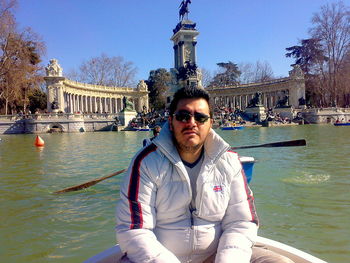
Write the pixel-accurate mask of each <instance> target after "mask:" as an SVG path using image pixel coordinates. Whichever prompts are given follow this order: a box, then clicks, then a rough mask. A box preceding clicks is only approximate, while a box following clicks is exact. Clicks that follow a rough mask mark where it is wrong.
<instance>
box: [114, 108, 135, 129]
mask: <svg viewBox="0 0 350 263" xmlns="http://www.w3.org/2000/svg"><path fill="white" fill-rule="evenodd" d="M136 115H137V112H136V111H121V112H119V115H118V118H119V121H120V124H121V125H122V126H128V124H129V122H130V121H131V120H132V119H133V118H135V117H136Z"/></svg>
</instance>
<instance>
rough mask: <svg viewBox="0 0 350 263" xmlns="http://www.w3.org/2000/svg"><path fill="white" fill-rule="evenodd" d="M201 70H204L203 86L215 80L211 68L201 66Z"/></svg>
mask: <svg viewBox="0 0 350 263" xmlns="http://www.w3.org/2000/svg"><path fill="white" fill-rule="evenodd" d="M201 72H202V86H203V87H204V88H206V87H208V86H209V84H210V83H211V82H212V81H213V75H212V73H211V72H210V70H208V69H206V68H201Z"/></svg>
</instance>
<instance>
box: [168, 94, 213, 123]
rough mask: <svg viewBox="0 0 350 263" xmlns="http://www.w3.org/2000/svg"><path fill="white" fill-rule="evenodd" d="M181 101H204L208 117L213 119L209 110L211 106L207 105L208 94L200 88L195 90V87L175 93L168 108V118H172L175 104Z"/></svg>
mask: <svg viewBox="0 0 350 263" xmlns="http://www.w3.org/2000/svg"><path fill="white" fill-rule="evenodd" d="M182 99H205V100H206V102H207V103H208V105H209V114H210V117H211V118H212V117H213V112H212V110H211V106H210V103H209V93H208V92H207V91H205V90H204V89H201V88H195V87H185V88H181V89H179V90H178V91H176V92H175V94H174V98H173V100H172V101H171V103H170V107H169V114H170V116H173V114H174V113H175V110H176V108H177V104H178V103H179V101H180V100H182Z"/></svg>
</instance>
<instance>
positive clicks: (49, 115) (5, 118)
mask: <svg viewBox="0 0 350 263" xmlns="http://www.w3.org/2000/svg"><path fill="white" fill-rule="evenodd" d="M116 116H118V113H113V114H111V113H40V114H14V115H0V122H1V121H3V122H8V121H19V120H23V119H33V120H50V119H67V120H69V119H92V120H95V119H114V118H115V117H116Z"/></svg>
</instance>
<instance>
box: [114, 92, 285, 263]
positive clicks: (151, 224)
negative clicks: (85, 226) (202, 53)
mask: <svg viewBox="0 0 350 263" xmlns="http://www.w3.org/2000/svg"><path fill="white" fill-rule="evenodd" d="M212 116H213V115H212V111H211V107H210V105H209V95H208V93H207V92H206V91H205V90H203V89H198V88H182V89H180V90H178V91H177V92H176V93H175V94H174V99H173V101H172V102H171V104H170V115H169V118H168V122H167V123H165V124H164V125H163V128H162V130H161V132H160V134H159V136H158V137H157V138H155V139H154V140H153V141H152V143H151V144H150V145H148V146H147V147H144V148H143V149H142V150H140V151H139V152H138V153H137V154H136V155H135V157H134V158H133V160H132V162H131V164H130V166H129V169H128V171H127V172H126V175H125V177H124V180H123V183H122V185H121V188H120V200H119V203H118V205H117V211H116V217H117V225H116V232H117V239H118V242H119V245H120V247H121V249H122V251H123V252H124V253H125V256H124V258H123V261H122V262H167V263H169V262H170V263H173V262H174V263H175V262H177V263H178V262H214V260H215V262H237V263H248V262H254V263H258V262H259V263H262V262H291V261H288V260H286V261H283V260H281V258H280V257H276V258H275V261H273V260H272V261H264V260H266V258H268V257H269V256H270V255H268V253H267V254H266V253H265V252H266V250H264V249H261V248H254V249H253V251H254V252H253V256H252V247H253V245H254V242H255V239H256V237H257V230H258V217H257V214H256V211H255V205H254V198H253V195H252V192H251V190H250V189H249V186H248V185H247V182H246V179H245V176H244V173H243V172H242V166H241V163H240V161H239V159H238V155H237V153H235V152H232V151H231V150H230V145H228V144H227V143H226V142H225V141H224V140H223V139H222V138H221V137H220V136H219V135H218V134H217V133H216V132H215V131H214V130H213V129H211V127H212V123H213V119H212ZM271 253H272V252H271Z"/></svg>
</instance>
